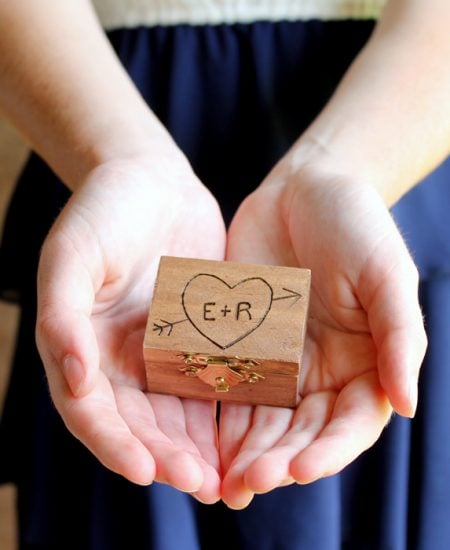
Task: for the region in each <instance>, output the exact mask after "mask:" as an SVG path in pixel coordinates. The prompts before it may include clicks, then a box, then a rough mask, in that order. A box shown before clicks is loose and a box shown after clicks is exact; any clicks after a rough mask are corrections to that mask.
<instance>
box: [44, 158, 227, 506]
mask: <svg viewBox="0 0 450 550" xmlns="http://www.w3.org/2000/svg"><path fill="white" fill-rule="evenodd" d="M180 156H181V155H180ZM224 249H225V229H224V224H223V221H222V217H221V214H220V211H219V208H218V206H217V204H216V202H215V200H214V199H213V197H212V196H211V195H210V194H209V192H208V191H207V190H206V189H205V188H204V187H203V186H202V185H201V184H200V182H199V181H198V180H197V178H196V177H195V175H194V174H193V173H192V171H191V170H190V168H189V167H188V165H187V162H185V160H184V158H182V159H181V160H180V159H177V158H176V157H174V158H173V159H171V158H170V159H168V160H166V159H165V158H164V156H161V157H160V158H150V159H129V160H123V161H120V160H117V161H111V162H108V163H106V164H104V165H101V166H99V167H97V168H96V169H95V170H93V171H92V172H91V173H90V174H89V175H88V177H87V178H86V179H85V181H83V182H82V184H81V185H80V187H79V188H78V189H77V190H76V191H75V193H74V194H73V195H72V197H71V199H70V200H69V202H68V204H67V205H66V207H65V208H64V209H63V211H62V212H61V214H60V216H59V217H58V219H57V220H56V223H55V224H54V227H53V228H52V230H51V232H50V234H49V235H48V237H47V239H46V242H45V244H44V246H43V249H42V255H41V260H40V266H39V275H38V320H37V330H36V332H37V342H38V347H39V351H40V354H41V356H42V358H43V361H44V365H45V368H46V372H47V376H48V381H49V386H50V391H51V395H52V398H53V401H54V403H55V405H56V408H57V409H58V411H59V413H60V414H61V416H62V418H63V420H64V422H65V424H66V425H67V427H68V429H69V430H70V431H71V432H72V433H73V434H74V435H75V436H76V437H77V438H79V439H80V440H81V441H82V442H83V443H84V444H85V445H86V446H87V447H88V448H89V449H90V450H91V451H92V452H93V453H94V455H96V456H97V458H98V459H99V460H100V461H101V462H102V463H103V464H104V465H105V466H107V467H108V468H110V469H111V470H113V471H114V472H117V473H119V474H121V475H123V476H125V477H126V478H128V479H130V480H132V481H134V482H136V483H139V484H148V483H151V482H152V481H153V480H155V479H156V480H157V481H162V482H165V483H168V484H171V485H173V486H175V487H177V488H179V489H181V490H183V491H187V492H192V493H194V495H195V496H196V497H197V498H199V499H200V500H202V501H204V502H214V501H216V500H217V499H218V498H219V496H220V493H219V489H220V477H219V473H218V472H219V458H218V449H217V430H216V420H215V404H214V403H206V402H201V401H194V400H187V399H178V398H176V397H172V396H162V395H152V394H149V393H147V392H146V383H145V371H144V364H143V358H142V342H143V335H144V330H145V324H146V317H147V311H148V306H149V303H150V299H151V292H152V288H153V283H154V280H155V276H156V269H157V265H158V261H159V257H160V256H161V255H164V254H169V255H178V256H187V257H198V258H210V259H223V256H224Z"/></svg>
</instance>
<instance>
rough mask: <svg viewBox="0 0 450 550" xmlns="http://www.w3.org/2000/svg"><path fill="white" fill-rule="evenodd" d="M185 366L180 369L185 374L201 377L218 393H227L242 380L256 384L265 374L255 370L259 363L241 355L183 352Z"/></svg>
mask: <svg viewBox="0 0 450 550" xmlns="http://www.w3.org/2000/svg"><path fill="white" fill-rule="evenodd" d="M182 357H183V362H184V366H183V367H180V371H181V372H184V374H185V376H190V377H196V378H200V380H202V382H205V384H209V385H210V386H212V387H213V388H214V389H215V391H216V392H217V393H226V392H228V391H230V388H231V387H233V386H236V385H237V384H239V383H241V382H248V383H250V384H256V383H257V382H259V381H261V380H264V376H263V375H262V374H259V373H257V372H255V371H254V370H252V369H255V368H256V367H257V366H258V365H259V363H258V362H257V361H254V360H253V359H241V358H240V357H215V356H211V355H206V354H203V353H183V354H182Z"/></svg>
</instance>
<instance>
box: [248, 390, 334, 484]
mask: <svg viewBox="0 0 450 550" xmlns="http://www.w3.org/2000/svg"><path fill="white" fill-rule="evenodd" d="M335 401H336V394H335V393H334V392H331V391H326V392H319V393H314V394H311V395H308V396H306V397H305V398H304V399H302V401H301V402H300V405H299V406H298V407H297V410H296V412H295V415H294V418H293V420H292V423H291V427H290V428H289V430H288V431H287V432H286V434H285V435H284V436H283V437H281V438H280V439H279V440H278V442H277V443H276V444H275V445H274V446H272V447H271V448H269V449H268V450H266V451H265V452H263V453H260V454H259V456H258V457H257V458H256V459H255V460H254V461H253V462H252V463H251V464H250V465H249V466H248V468H247V471H246V473H245V484H246V486H247V487H248V488H249V489H250V490H251V491H253V492H254V493H267V492H269V491H272V490H273V489H275V488H276V487H281V486H283V485H285V484H287V483H289V482H294V478H293V477H292V476H291V473H290V469H289V467H290V463H291V461H292V460H293V459H294V458H295V457H296V456H297V455H298V454H299V453H300V452H301V451H302V450H303V449H305V448H306V447H307V446H308V445H309V444H310V443H312V442H313V441H314V440H315V439H316V438H317V436H318V435H319V433H320V432H321V431H322V430H323V428H324V426H325V425H326V424H327V423H328V421H329V419H330V416H331V413H332V411H333V408H334V404H335Z"/></svg>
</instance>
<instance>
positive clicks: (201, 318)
mask: <svg viewBox="0 0 450 550" xmlns="http://www.w3.org/2000/svg"><path fill="white" fill-rule="evenodd" d="M272 298H273V291H272V287H271V286H270V285H269V283H268V282H267V281H265V280H264V279H261V278H260V277H252V278H249V279H244V280H242V281H240V282H239V283H237V284H236V285H234V286H230V285H229V284H227V283H226V282H225V281H223V280H222V279H221V278H220V277H217V276H216V275H209V274H206V273H199V274H198V275H195V276H194V277H193V278H192V279H191V280H190V281H188V283H187V284H186V286H185V287H184V290H183V293H182V295H181V302H182V304H183V309H184V312H185V314H186V317H187V318H188V319H189V321H190V322H191V324H192V325H193V327H194V328H195V329H196V330H197V331H198V332H199V333H200V334H201V335H202V336H204V337H205V338H207V339H208V340H209V341H210V342H212V343H213V344H215V345H216V346H218V347H219V348H222V349H227V348H230V347H231V346H233V345H234V344H236V343H237V342H240V341H241V340H242V339H243V338H246V337H247V336H248V335H249V334H251V333H252V332H254V331H255V330H256V329H257V328H258V327H259V326H260V325H261V323H262V322H263V321H264V319H265V318H266V317H267V314H268V313H269V311H270V308H271V306H272Z"/></svg>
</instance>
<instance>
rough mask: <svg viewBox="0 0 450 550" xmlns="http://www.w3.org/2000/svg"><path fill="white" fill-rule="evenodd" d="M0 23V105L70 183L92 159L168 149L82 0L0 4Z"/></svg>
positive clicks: (158, 126)
mask: <svg viewBox="0 0 450 550" xmlns="http://www.w3.org/2000/svg"><path fill="white" fill-rule="evenodd" d="M0 21H1V32H0V51H1V52H2V55H1V56H0V110H2V111H4V113H5V115H6V116H7V117H8V118H9V119H10V120H11V121H12V123H13V124H14V125H15V126H16V127H17V128H18V129H19V131H20V132H21V134H22V135H23V136H24V137H25V139H26V140H27V141H28V143H29V144H30V146H31V147H32V148H33V149H34V150H36V151H37V152H38V153H39V154H40V155H41V156H42V157H43V158H44V159H45V160H46V161H47V162H48V163H49V165H50V166H51V167H52V168H53V170H55V172H56V173H58V174H59V176H61V178H62V179H63V180H64V181H65V182H66V183H67V184H68V185H69V186H70V187H71V188H75V187H76V186H77V184H78V183H79V182H80V181H81V180H82V179H83V177H84V176H85V175H86V174H87V173H88V172H89V171H90V170H91V169H92V168H94V167H95V166H97V165H98V164H101V163H104V162H107V161H108V160H111V159H114V158H118V157H120V158H126V157H132V156H134V155H136V154H139V153H140V152H143V153H145V152H147V151H151V150H154V151H155V155H158V153H159V152H160V151H159V149H160V148H161V143H164V145H163V147H166V148H167V147H169V149H170V148H171V147H172V142H171V140H170V139H169V137H168V134H167V132H166V131H165V130H164V129H163V127H162V126H161V124H160V123H159V122H158V121H157V119H156V118H155V117H154V116H153V115H152V113H151V111H150V110H149V109H148V107H147V106H146V104H145V102H144V101H143V99H142V98H141V97H140V95H139V93H138V92H137V90H136V89H135V88H134V85H133V84H132V82H131V81H130V79H129V78H128V76H127V75H126V73H125V71H124V70H123V68H122V67H121V65H120V63H119V61H118V60H117V58H116V56H115V54H114V52H113V50H112V48H111V47H110V45H109V43H108V41H107V39H106V37H105V36H104V33H103V31H102V29H101V28H100V27H99V25H98V22H97V20H96V17H95V14H94V13H93V10H92V8H91V5H90V2H89V1H88V0H64V2H59V1H55V0H28V1H26V2H1V3H0ZM161 138H162V139H161ZM173 149H174V150H175V147H174V146H173ZM180 157H181V155H180Z"/></svg>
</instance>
